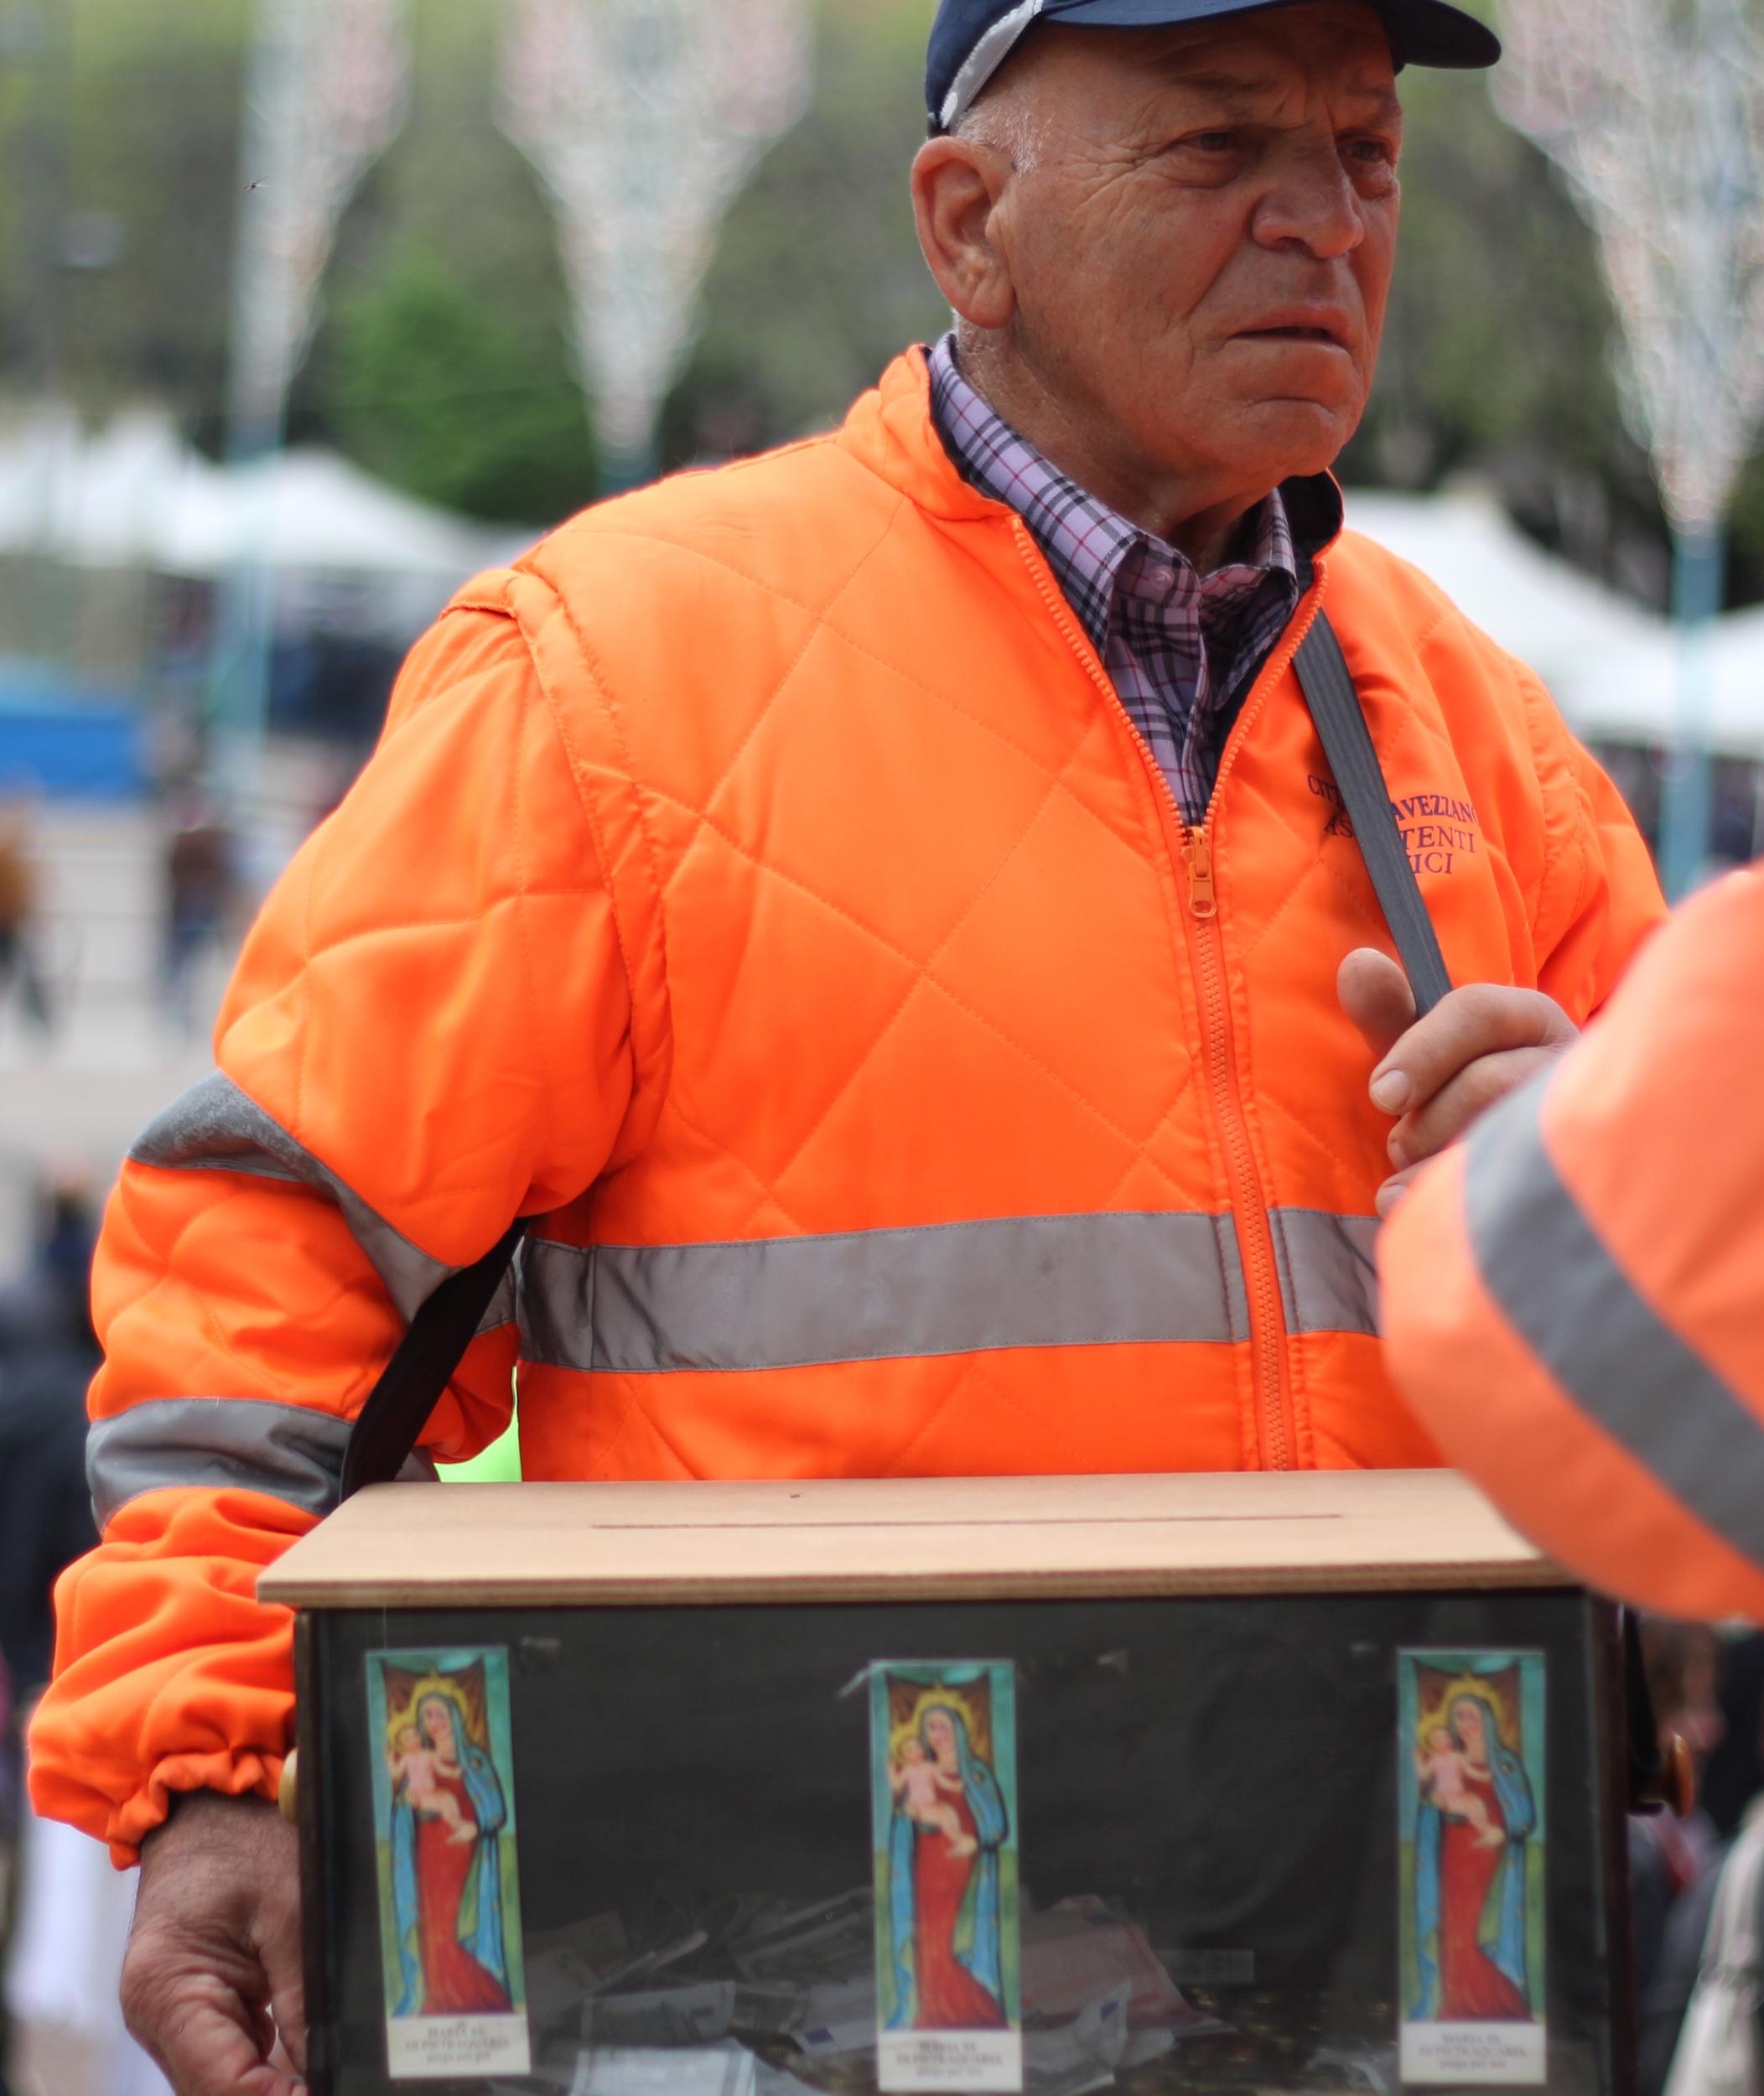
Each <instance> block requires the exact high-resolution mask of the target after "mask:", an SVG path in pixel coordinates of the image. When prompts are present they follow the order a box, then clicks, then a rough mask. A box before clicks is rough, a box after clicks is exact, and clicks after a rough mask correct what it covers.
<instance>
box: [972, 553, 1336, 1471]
mask: <svg viewBox="0 0 1764 2096" xmlns="http://www.w3.org/2000/svg"><path fill="white" fill-rule="evenodd" d="M1011 523H1012V528H1013V531H1014V535H1015V537H1016V540H1017V545H1018V548H1019V551H1020V553H1022V555H1023V558H1024V560H1025V563H1026V564H1027V566H1028V568H1029V571H1030V574H1031V575H1032V576H1033V577H1034V578H1035V587H1036V589H1038V590H1039V591H1040V594H1041V597H1042V599H1043V600H1044V601H1045V604H1046V605H1047V607H1048V610H1050V611H1051V613H1052V614H1053V616H1054V620H1055V623H1056V625H1058V626H1059V628H1060V630H1061V632H1062V633H1063V634H1064V635H1065V636H1066V641H1067V642H1068V644H1069V645H1070V646H1071V650H1072V652H1073V653H1074V654H1075V655H1076V656H1077V658H1078V660H1079V661H1080V662H1082V664H1083V666H1084V667H1085V669H1086V671H1087V672H1088V673H1089V676H1090V678H1091V681H1092V683H1094V684H1095V685H1096V687H1097V689H1098V690H1099V691H1100V692H1101V693H1102V694H1103V698H1105V699H1106V700H1107V701H1108V703H1109V705H1110V706H1112V707H1113V709H1114V712H1115V714H1116V716H1117V718H1118V719H1120V720H1122V721H1123V722H1124V723H1125V724H1126V727H1127V731H1128V734H1130V735H1131V736H1132V737H1133V739H1134V746H1135V747H1136V748H1137V749H1138V750H1139V756H1140V760H1141V761H1142V762H1143V763H1144V766H1145V769H1146V770H1147V772H1148V773H1149V775H1150V778H1151V781H1152V786H1153V788H1154V791H1155V792H1156V794H1157V796H1158V802H1159V807H1160V810H1161V812H1162V813H1163V817H1164V824H1165V844H1166V848H1167V847H1168V846H1169V845H1170V841H1171V840H1172V839H1175V840H1176V848H1175V851H1174V852H1173V853H1172V860H1173V862H1175V861H1176V860H1180V864H1181V868H1182V872H1183V875H1184V876H1185V878H1184V879H1182V880H1181V881H1180V883H1179V885H1180V886H1181V887H1182V888H1183V889H1184V890H1185V892H1186V898H1187V904H1188V907H1187V909H1186V911H1185V912H1184V917H1185V921H1186V930H1187V934H1188V944H1189V957H1190V961H1191V965H1192V967H1193V969H1194V974H1195V982H1196V988H1197V989H1198V991H1199V993H1200V999H1201V1030H1202V1032H1203V1034H1204V1035H1205V1040H1204V1042H1203V1052H1204V1056H1205V1061H1206V1074H1207V1084H1208V1089H1209V1091H1210V1092H1211V1098H1212V1108H1213V1114H1214V1118H1215V1119H1216V1121H1217V1124H1218V1128H1219V1133H1220V1136H1221V1139H1222V1141H1223V1143H1224V1145H1225V1153H1226V1157H1227V1162H1228V1165H1229V1170H1230V1179H1231V1202H1232V1222H1233V1223H1234V1224H1235V1226H1236V1229H1237V1251H1238V1255H1239V1257H1240V1258H1242V1260H1243V1283H1244V1292H1245V1294H1246V1296H1247V1298H1248V1305H1249V1367H1250V1382H1251V1385H1252V1387H1253V1390H1254V1392H1255V1396H1256V1440H1257V1447H1258V1453H1259V1455H1260V1458H1261V1462H1262V1466H1263V1469H1264V1470H1291V1469H1292V1468H1294V1462H1295V1445H1296V1441H1297V1433H1296V1429H1295V1427H1294V1420H1293V1410H1292V1393H1291V1391H1290V1390H1289V1388H1288V1384H1287V1376H1286V1341H1287V1331H1286V1310H1285V1305H1284V1300H1283V1299H1282V1297H1281V1294H1280V1274H1279V1267H1278V1266H1277V1265H1276V1263H1275V1260H1274V1232H1273V1231H1272V1230H1271V1229H1270V1227H1269V1221H1268V1204H1267V1201H1266V1200H1265V1198H1264V1196H1263V1187H1262V1181H1261V1175H1260V1174H1259V1173H1258V1171H1257V1170H1256V1158H1255V1151H1254V1150H1253V1148H1252V1147H1251V1144H1250V1140H1249V1129H1248V1124H1247V1123H1246V1122H1245V1120H1244V1118H1243V1102H1242V1100H1241V1099H1240V1098H1239V1097H1238V1092H1237V1059H1236V1056H1235V1055H1234V1054H1233V1052H1232V1029H1231V1005H1230V1001H1229V998H1228V996H1227V990H1226V983H1225V942H1224V938H1223V935H1222V932H1221V931H1220V927H1219V900H1218V892H1217V886H1216V885H1215V881H1214V877H1213V845H1214V842H1215V822H1216V819H1217V814H1218V808H1219V801H1220V797H1221V790H1222V787H1223V786H1224V784H1225V781H1226V778H1227V775H1228V774H1229V772H1230V770H1231V767H1232V764H1233V763H1234V761H1235V760H1236V758H1237V751H1238V750H1239V748H1240V747H1241V746H1242V744H1243V740H1244V739H1245V737H1246V736H1247V735H1248V732H1249V730H1250V728H1251V727H1252V726H1253V724H1254V721H1255V719H1256V716H1257V714H1258V713H1260V711H1261V710H1262V708H1263V704H1264V703H1266V701H1267V697H1268V694H1269V692H1270V691H1271V690H1272V689H1273V688H1274V686H1275V685H1276V684H1277V683H1279V681H1280V679H1281V678H1282V677H1284V675H1285V674H1286V672H1287V670H1288V669H1289V667H1291V664H1292V659H1293V657H1294V656H1295V655H1296V654H1297V653H1298V651H1299V649H1300V646H1302V645H1303V643H1304V640H1305V635H1306V634H1307V633H1309V632H1310V628H1311V625H1312V624H1313V622H1314V621H1315V618H1316V615H1317V613H1318V612H1319V610H1320V609H1321V608H1322V601H1323V582H1322V576H1321V573H1319V574H1318V577H1317V578H1316V580H1315V581H1314V582H1313V584H1312V585H1311V587H1310V589H1309V590H1308V591H1307V592H1306V593H1305V596H1304V597H1303V598H1302V599H1300V604H1299V608H1298V610H1297V611H1296V612H1295V613H1294V617H1293V620H1292V623H1291V625H1289V626H1288V628H1287V629H1286V632H1285V634H1284V636H1283V637H1282V639H1281V642H1280V645H1279V647H1278V648H1277V649H1276V650H1275V651H1274V654H1273V655H1272V656H1270V657H1269V660H1268V661H1267V662H1266V663H1264V664H1263V669H1262V673H1261V675H1260V676H1259V677H1258V678H1257V680H1256V682H1255V685H1254V687H1253V690H1252V691H1251V693H1250V695H1249V698H1248V700H1247V701H1246V702H1245V703H1244V707H1243V713H1242V714H1241V715H1240V716H1239V718H1238V720H1237V726H1236V727H1235V728H1234V729H1232V734H1231V738H1230V740H1229V741H1228V742H1227V744H1226V747H1225V750H1224V754H1223V755H1222V756H1221V758H1220V760H1219V770H1218V776H1217V778H1216V779H1215V780H1214V781H1213V791H1212V797H1211V801H1210V802H1209V803H1208V805H1207V810H1206V820H1205V821H1204V822H1201V823H1199V824H1194V823H1190V822H1185V821H1184V820H1183V817H1182V812H1181V810H1180V808H1179V807H1177V805H1176V796H1175V794H1174V793H1173V792H1172V791H1170V781H1169V780H1168V779H1166V778H1165V776H1164V773H1163V770H1162V769H1161V767H1160V765H1159V763H1158V760H1157V759H1156V758H1155V757H1154V755H1152V752H1151V745H1150V744H1149V743H1148V742H1147V741H1146V739H1145V738H1144V735H1142V734H1140V733H1139V728H1138V727H1137V725H1136V724H1135V723H1134V718H1133V716H1132V714H1131V713H1128V710H1127V708H1125V707H1124V706H1123V704H1122V703H1121V698H1120V694H1119V693H1118V692H1117V691H1116V689H1115V687H1114V686H1113V683H1112V682H1110V681H1109V677H1108V672H1107V671H1106V670H1104V668H1103V665H1102V663H1101V662H1100V661H1097V654H1096V651H1095V649H1094V648H1092V646H1090V644H1089V641H1088V639H1087V636H1085V635H1083V634H1082V633H1081V632H1080V631H1079V630H1078V629H1077V625H1075V623H1074V622H1073V620H1072V616H1071V610H1070V608H1069V607H1068V606H1067V604H1066V600H1065V599H1064V598H1063V597H1062V596H1061V594H1059V587H1058V584H1056V582H1055V581H1054V579H1053V577H1052V575H1051V573H1048V572H1047V568H1046V563H1045V561H1044V560H1043V559H1042V558H1041V555H1040V550H1039V548H1038V547H1036V546H1035V541H1034V539H1033V538H1032V537H1030V532H1029V527H1028V526H1027V525H1025V523H1024V522H1023V521H1022V520H1021V518H1020V517H1015V516H1014V517H1013V518H1012V520H1011Z"/></svg>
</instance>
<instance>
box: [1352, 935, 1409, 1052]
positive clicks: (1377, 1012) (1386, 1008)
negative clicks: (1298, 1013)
mask: <svg viewBox="0 0 1764 2096" xmlns="http://www.w3.org/2000/svg"><path fill="white" fill-rule="evenodd" d="M1336 995H1337V996H1338V997H1339V998H1340V999H1341V1009H1342V1010H1343V1011H1344V1012H1346V1014H1347V1016H1348V1017H1349V1018H1350V1019H1352V1021H1353V1023H1354V1025H1356V1026H1357V1027H1358V1028H1359V1030H1360V1032H1361V1034H1362V1035H1363V1036H1364V1038H1365V1041H1366V1045H1367V1047H1368V1048H1370V1049H1371V1050H1372V1055H1373V1057H1374V1059H1375V1060H1377V1061H1383V1058H1384V1057H1385V1056H1388V1054H1389V1053H1390V1051H1391V1050H1392V1049H1393V1048H1394V1047H1395V1046H1396V1045H1397V1043H1398V1041H1399V1040H1401V1039H1402V1038H1403V1035H1404V1034H1406V1033H1407V1032H1408V1031H1409V1028H1410V1027H1411V1026H1413V1025H1414V1023H1415V999H1414V992H1413V991H1412V990H1411V989H1410V988H1409V978H1408V977H1407V976H1406V975H1405V974H1404V973H1403V971H1402V969H1401V968H1398V965H1397V963H1396V962H1394V961H1393V960H1392V959H1391V957H1390V956H1389V955H1388V953H1380V952H1378V950H1377V947H1360V948H1359V949H1358V951H1357V952H1353V953H1350V954H1349V955H1348V957H1347V958H1346V960H1345V961H1344V962H1342V963H1341V970H1340V973H1338V974H1337V975H1336Z"/></svg>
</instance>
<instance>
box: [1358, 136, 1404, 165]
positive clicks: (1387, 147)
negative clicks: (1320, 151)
mask: <svg viewBox="0 0 1764 2096" xmlns="http://www.w3.org/2000/svg"><path fill="white" fill-rule="evenodd" d="M1346 153H1347V157H1348V158H1349V159H1351V160H1357V161H1358V162H1359V163H1360V164H1361V166H1362V167H1367V168H1393V167H1395V165H1396V164H1397V153H1396V148H1395V147H1394V146H1393V145H1392V144H1391V143H1390V141H1389V140H1388V138H1351V139H1350V140H1349V141H1348V143H1347V146H1346Z"/></svg>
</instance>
